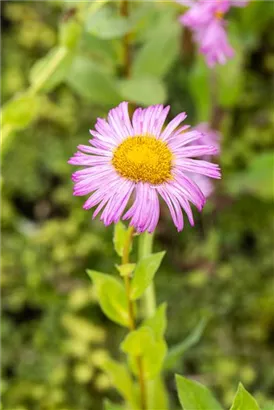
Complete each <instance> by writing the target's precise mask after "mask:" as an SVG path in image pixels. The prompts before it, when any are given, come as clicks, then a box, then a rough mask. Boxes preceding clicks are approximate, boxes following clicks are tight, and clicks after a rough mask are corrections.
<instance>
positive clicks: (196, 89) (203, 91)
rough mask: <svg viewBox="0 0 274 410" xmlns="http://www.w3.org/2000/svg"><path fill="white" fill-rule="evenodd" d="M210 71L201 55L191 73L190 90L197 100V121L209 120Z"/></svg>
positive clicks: (194, 99)
mask: <svg viewBox="0 0 274 410" xmlns="http://www.w3.org/2000/svg"><path fill="white" fill-rule="evenodd" d="M209 74H210V72H209V70H208V67H207V66H206V63H205V62H204V58H203V57H201V56H199V57H197V59H196V63H195V65H194V67H193V69H192V70H191V73H190V74H189V82H188V84H189V91H190V94H191V96H192V98H193V101H194V102H195V108H196V113H197V121H198V122H199V121H207V120H208V118H209V116H210V107H211V102H210V99H211V97H210V84H209V81H210V75H209Z"/></svg>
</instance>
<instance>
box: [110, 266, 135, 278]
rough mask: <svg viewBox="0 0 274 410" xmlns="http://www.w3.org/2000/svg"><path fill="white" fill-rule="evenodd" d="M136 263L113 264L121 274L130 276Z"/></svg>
mask: <svg viewBox="0 0 274 410" xmlns="http://www.w3.org/2000/svg"><path fill="white" fill-rule="evenodd" d="M135 266H136V263H126V264H125V265H115V267H116V268H117V270H118V272H119V273H120V275H121V276H130V275H131V274H132V272H133V271H134V269H135Z"/></svg>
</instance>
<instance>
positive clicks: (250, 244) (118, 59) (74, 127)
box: [1, 1, 274, 410]
mask: <svg viewBox="0 0 274 410" xmlns="http://www.w3.org/2000/svg"><path fill="white" fill-rule="evenodd" d="M87 6H89V7H87ZM91 6H92V2H90V4H89V5H88V4H87V3H85V2H80V3H77V2H67V1H50V2H46V1H33V2H27V1H26V2H25V1H21V2H17V1H2V2H1V8H2V17H1V19H2V61H3V62H2V103H3V104H5V103H6V102H7V101H9V100H11V99H14V98H17V99H16V100H13V101H12V103H7V105H6V106H5V107H7V108H6V109H5V108H4V114H3V115H4V117H3V143H4V145H3V159H2V167H3V179H2V183H3V191H2V235H3V236H2V238H3V244H2V279H1V280H2V312H3V315H2V349H3V353H2V398H3V403H2V405H3V409H5V410H38V409H39V410H40V409H41V410H83V409H85V410H90V409H92V410H100V409H102V398H103V397H105V396H107V397H110V398H112V400H114V401H115V400H117V402H119V397H118V396H117V395H116V393H115V392H114V391H113V390H112V389H111V385H110V381H109V379H108V377H107V375H106V374H104V373H103V372H102V371H101V370H100V363H101V362H102V360H103V359H104V357H105V355H107V354H108V352H111V354H112V355H114V356H116V357H119V356H120V357H121V353H120V352H119V350H118V345H119V342H120V340H121V338H122V336H123V334H124V330H123V329H121V328H119V326H116V325H114V324H112V323H111V322H110V321H109V320H108V319H107V318H106V317H104V315H103V314H102V313H101V311H100V308H99V307H98V304H97V301H96V294H95V292H94V289H93V287H92V284H91V283H90V280H89V278H88V277H87V275H86V273H85V270H86V268H93V269H96V270H100V271H103V272H110V273H111V272H113V266H114V263H117V262H118V259H117V257H116V255H115V253H114V250H113V246H112V233H113V227H108V228H105V227H104V226H103V225H102V224H101V223H100V222H99V221H91V213H90V212H87V211H84V210H82V204H83V198H76V197H73V196H72V182H71V180H70V176H71V172H72V167H71V166H69V165H68V164H67V160H68V158H69V157H70V156H71V155H72V153H73V152H74V151H75V148H76V146H77V144H79V143H87V141H88V138H89V133H88V130H89V128H92V127H93V125H94V122H95V119H96V117H97V116H98V115H100V116H104V115H105V114H106V112H107V110H108V109H109V108H110V107H112V106H115V105H116V104H117V103H119V102H120V101H121V100H123V99H128V100H130V101H132V102H135V103H139V104H143V105H147V104H151V103H157V102H164V103H168V104H170V105H171V114H170V118H171V117H172V116H174V115H176V114H177V113H178V112H180V111H187V112H188V122H189V123H190V124H192V125H196V124H198V123H199V122H201V121H205V120H209V119H210V121H212V123H213V124H214V126H215V127H216V128H218V129H219V130H220V131H221V133H222V141H221V144H222V152H221V155H220V158H219V162H220V163H221V166H222V169H223V179H222V181H220V182H217V183H216V185H215V192H214V194H213V195H212V197H211V198H210V200H209V201H208V203H207V205H206V207H205V210H204V213H203V215H202V216H200V215H198V214H197V213H196V214H195V215H196V220H197V223H196V226H195V227H194V228H190V227H189V226H186V228H185V229H184V231H183V232H182V233H180V234H178V233H177V232H176V230H175V228H174V227H173V224H172V223H171V221H170V219H169V215H168V212H165V210H164V209H163V216H162V219H161V221H160V223H159V227H158V230H157V233H156V239H155V249H159V250H160V249H163V248H164V249H166V250H167V255H166V257H165V260H164V263H163V265H162V267H161V269H160V271H159V272H158V273H157V276H156V289H157V301H158V302H159V303H160V302H162V301H167V303H168V321H169V323H168V331H167V342H168V345H169V346H172V345H174V344H176V343H178V342H181V341H182V340H184V339H186V338H188V339H187V343H186V351H185V353H184V355H183V356H182V358H181V360H179V361H178V362H177V363H176V364H175V365H174V368H173V369H170V371H168V372H167V373H166V377H165V380H166V384H167V386H168V390H169V394H170V403H171V404H170V405H171V408H172V409H176V408H179V406H178V402H177V398H176V391H175V384H174V372H175V371H176V372H178V373H181V374H184V375H186V376H188V377H195V378H196V379H197V380H200V381H201V382H203V383H204V384H206V385H207V386H208V387H210V388H211V389H213V391H214V392H215V394H216V396H217V397H218V398H219V399H220V400H221V402H222V403H223V404H224V406H225V407H226V408H227V407H229V405H230V404H231V401H232V397H233V395H234V393H235V391H236V387H237V384H238V382H239V381H242V382H243V383H244V385H245V387H246V388H247V389H248V390H249V391H250V392H251V393H252V394H254V396H255V397H256V399H257V400H258V402H259V403H260V405H261V407H262V409H264V410H272V409H273V408H274V402H273V398H274V372H273V368H274V360H273V345H274V296H273V295H274V281H273V253H272V252H273V202H272V201H273V182H274V181H273V130H274V115H273V114H274V111H273V100H274V99H273V96H274V95H273V73H274V37H273V23H274V3H273V2H272V1H251V2H250V4H249V5H248V6H247V7H246V8H244V9H235V10H233V11H232V12H231V13H230V14H229V17H228V20H229V31H230V38H231V41H232V43H233V45H234V47H235V49H236V57H235V58H234V59H233V60H232V61H231V62H229V63H228V64H227V65H226V66H224V67H222V68H218V69H217V70H216V73H215V74H212V72H211V73H210V71H209V69H208V68H207V67H206V66H205V64H204V62H203V59H202V58H200V57H197V54H196V52H195V47H194V45H193V43H192V41H191V36H190V34H189V32H187V31H184V30H183V28H182V27H181V26H180V25H179V23H178V22H177V16H178V15H179V14H180V12H181V11H180V6H179V5H178V4H176V3H175V2H174V3H172V2H166V3H165V2H134V3H132V4H131V13H132V15H131V16H132V17H131V20H130V24H131V29H130V30H131V43H132V59H133V65H134V61H137V62H136V64H135V66H134V73H135V75H136V80H135V82H134V81H133V82H126V81H125V80H123V68H122V40H121V36H122V34H123V33H124V32H126V31H127V30H128V29H127V28H125V27H124V26H123V24H124V23H123V22H121V21H120V22H119V24H118V23H117V21H116V20H115V19H117V18H118V17H117V13H118V5H117V4H116V3H115V2H111V3H110V4H106V5H105V6H103V8H100V10H99V11H100V13H99V14H98V12H94V10H92V9H91ZM85 7H87V8H86V9H84V8H85ZM83 10H85V12H84V13H83ZM102 10H103V12H102ZM81 13H82V14H81ZM81 15H82V18H80V16H81ZM83 15H84V18H83ZM122 23H123V24H122ZM79 26H81V29H79ZM115 30H116V31H115ZM60 43H61V45H63V46H64V44H65V46H66V47H68V48H69V50H70V52H71V53H70V54H69V56H68V57H67V58H66V59H65V61H64V60H62V64H61V65H57V68H56V70H55V72H54V74H52V75H51V76H50V78H49V79H48V80H47V82H46V83H45V81H44V83H43V84H42V86H41V85H40V86H39V85H38V86H37V81H40V80H41V75H42V77H43V75H44V71H43V67H46V70H47V69H48V65H47V63H48V61H51V58H52V53H53V54H54V53H56V48H55V49H54V51H53V52H52V51H51V50H52V49H53V48H54V47H60ZM58 45H59V46H58ZM49 52H50V53H51V54H49V55H48V57H47V59H46V60H42V63H41V62H40V66H39V64H38V65H37V64H36V62H37V61H38V60H39V59H41V58H44V57H45V55H47V54H48V53H49ZM57 52H58V50H57ZM33 66H34V68H33ZM39 70H40V71H39ZM41 72H42V74H41ZM39 75H40V77H39ZM142 75H143V77H144V78H145V79H144V78H143V77H142ZM39 78H40V80H39ZM140 78H141V80H140V81H141V82H138V81H139V79H140ZM37 79H38V80H37ZM42 81H43V78H42ZM33 84H34V88H35V87H37V89H38V88H39V87H40V88H39V90H38V91H39V92H36V94H35V96H34V97H25V94H24V90H26V89H27V88H28V87H29V86H30V85H31V86H33ZM35 84H36V85H35ZM20 93H23V94H20ZM18 95H19V97H18ZM18 98H19V100H18ZM28 98H29V99H28ZM18 101H19V102H18ZM193 332H194V333H193ZM189 335H190V336H189ZM187 346H188V348H187Z"/></svg>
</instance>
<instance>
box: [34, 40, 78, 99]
mask: <svg viewBox="0 0 274 410" xmlns="http://www.w3.org/2000/svg"><path fill="white" fill-rule="evenodd" d="M73 57H74V53H73V52H72V51H70V50H69V49H68V48H66V47H55V48H53V49H52V50H51V51H50V52H49V53H48V54H47V55H46V56H45V57H43V58H41V59H40V60H38V61H37V62H36V63H35V64H34V66H33V67H32V68H31V70H30V83H31V89H32V90H33V91H35V92H37V91H40V90H43V91H50V90H52V89H53V88H54V87H56V86H57V85H58V84H60V83H61V82H62V81H63V80H64V79H65V77H66V75H67V73H68V71H69V69H70V66H71V63H72V60H73Z"/></svg>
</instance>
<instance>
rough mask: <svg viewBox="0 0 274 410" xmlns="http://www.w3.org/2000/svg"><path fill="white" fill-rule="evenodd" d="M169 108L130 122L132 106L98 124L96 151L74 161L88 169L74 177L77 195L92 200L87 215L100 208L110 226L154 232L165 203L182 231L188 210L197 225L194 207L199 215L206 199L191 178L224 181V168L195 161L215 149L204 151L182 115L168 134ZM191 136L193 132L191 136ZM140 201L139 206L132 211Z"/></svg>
mask: <svg viewBox="0 0 274 410" xmlns="http://www.w3.org/2000/svg"><path fill="white" fill-rule="evenodd" d="M168 111H169V107H165V108H164V107H163V106H162V105H155V106H150V107H148V108H146V109H142V108H137V109H136V110H135V111H134V113H133V116H132V119H130V117H129V114H128V103H127V102H122V103H121V104H120V105H119V106H118V107H116V108H113V109H112V110H110V112H109V114H108V117H107V120H104V119H101V118H98V119H97V122H96V124H95V131H94V130H91V131H90V133H91V135H92V136H93V138H92V139H91V140H89V142H90V145H79V146H78V150H79V151H77V152H76V153H75V154H74V156H73V157H72V158H71V159H70V160H69V163H70V164H72V165H78V166H82V167H84V168H83V169H81V170H79V171H76V172H75V173H74V174H73V175H72V180H73V181H74V183H75V186H74V195H90V194H91V195H90V197H89V198H88V200H87V201H86V202H85V204H84V209H90V208H92V207H95V206H97V208H96V210H95V212H94V213H93V217H95V216H96V215H97V214H98V213H99V212H100V211H101V210H103V212H102V214H101V220H102V221H103V222H104V224H105V225H109V224H111V223H112V222H114V223H117V222H118V221H119V220H120V219H121V218H122V219H130V225H131V226H134V227H135V229H136V230H137V231H138V232H144V231H148V232H153V231H154V229H155V228H156V225H157V223H158V220H159V215H160V205H159V198H160V197H161V198H162V199H163V200H164V201H165V202H166V204H167V206H168V208H169V210H170V213H171V216H172V219H173V222H174V224H175V226H176V227H177V229H178V231H181V230H182V229H183V226H184V218H183V213H182V209H183V210H184V211H185V213H186V214H187V216H188V219H189V222H190V224H191V225H194V220H193V215H192V211H191V207H190V203H192V204H193V205H195V206H196V208H198V210H199V211H201V210H202V208H203V206H204V204H205V196H204V194H203V193H202V191H201V190H200V188H199V187H198V185H197V184H196V183H195V182H194V181H193V179H192V178H191V177H188V176H187V173H191V174H192V175H196V174H197V175H205V176H207V177H209V178H217V179H218V178H220V177H221V174H220V169H219V166H218V165H216V164H213V163H211V162H208V161H205V160H199V159H193V158H195V157H201V156H204V155H214V154H215V153H216V152H217V149H216V148H215V146H213V145H203V144H201V145H198V144H195V143H194V141H197V140H199V139H201V138H203V134H201V133H200V132H199V131H197V130H188V129H189V126H188V125H183V126H179V125H180V123H181V122H182V121H184V119H185V118H186V114H185V113H181V114H178V115H177V116H176V117H175V118H174V119H173V120H172V121H171V122H170V123H169V124H168V125H167V126H166V127H165V128H163V126H164V122H165V120H166V117H167V114H168ZM187 130H188V131H187ZM132 196H133V197H134V201H133V204H132V205H131V206H130V208H129V209H128V210H127V211H126V207H127V205H128V203H129V201H130V199H131V197H132Z"/></svg>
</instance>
